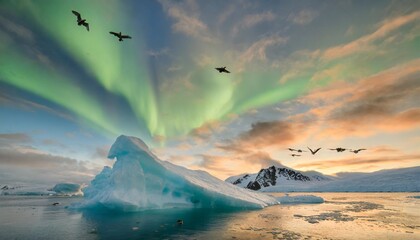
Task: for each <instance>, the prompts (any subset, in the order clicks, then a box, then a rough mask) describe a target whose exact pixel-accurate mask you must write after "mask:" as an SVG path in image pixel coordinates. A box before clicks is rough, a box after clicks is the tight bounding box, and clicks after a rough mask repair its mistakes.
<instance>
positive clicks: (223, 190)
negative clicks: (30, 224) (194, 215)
mask: <svg viewBox="0 0 420 240" xmlns="http://www.w3.org/2000/svg"><path fill="white" fill-rule="evenodd" d="M108 157H109V158H116V162H115V164H114V166H113V167H112V168H109V167H105V168H104V169H103V170H102V172H101V173H100V174H98V175H97V176H96V177H95V179H94V180H93V181H92V182H91V185H90V186H89V187H87V188H85V189H84V190H83V192H84V198H85V201H84V202H83V203H82V204H81V205H80V206H81V207H105V208H108V209H115V210H121V211H139V210H145V209H159V208H171V207H201V208H224V207H225V208H232V207H233V208H262V207H265V206H269V205H274V204H278V201H277V200H276V199H275V198H274V197H271V196H269V195H266V194H263V193H258V192H253V191H251V190H248V189H243V188H239V187H236V186H234V185H232V184H230V183H226V182H224V181H222V180H219V179H217V178H215V177H213V176H211V175H210V174H208V173H207V172H204V171H194V170H189V169H186V168H184V167H180V166H177V165H174V164H171V163H169V162H165V161H161V160H159V159H158V158H157V157H156V156H154V155H153V154H152V153H151V152H150V150H149V148H148V147H147V146H146V144H145V143H144V142H142V141H141V140H140V139H138V138H135V137H127V136H120V137H118V138H117V140H116V142H115V143H114V144H113V145H112V147H111V149H110V151H109V154H108Z"/></svg>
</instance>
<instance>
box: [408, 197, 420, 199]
mask: <svg viewBox="0 0 420 240" xmlns="http://www.w3.org/2000/svg"><path fill="white" fill-rule="evenodd" d="M407 198H417V199H420V196H408V197H407Z"/></svg>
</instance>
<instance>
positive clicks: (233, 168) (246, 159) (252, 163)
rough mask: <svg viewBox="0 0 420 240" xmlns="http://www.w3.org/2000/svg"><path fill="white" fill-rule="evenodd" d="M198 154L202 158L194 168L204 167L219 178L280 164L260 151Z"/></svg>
mask: <svg viewBox="0 0 420 240" xmlns="http://www.w3.org/2000/svg"><path fill="white" fill-rule="evenodd" d="M199 156H200V157H201V158H202V161H201V163H200V164H199V165H197V166H195V168H197V169H204V170H206V171H208V172H210V173H211V174H213V175H215V176H217V177H219V178H220V179H226V178H227V177H230V176H233V175H237V174H239V173H249V172H258V171H259V170H260V169H261V168H266V167H269V166H273V165H275V166H280V165H281V163H280V162H279V161H277V160H275V159H273V158H272V157H271V156H270V155H269V154H268V153H266V152H262V151H257V152H253V153H247V154H235V155H229V156H217V155H209V154H201V155H199Z"/></svg>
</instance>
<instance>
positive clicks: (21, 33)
mask: <svg viewBox="0 0 420 240" xmlns="http://www.w3.org/2000/svg"><path fill="white" fill-rule="evenodd" d="M0 27H1V28H3V29H5V30H6V31H8V32H9V33H12V34H13V35H16V36H18V37H19V38H22V39H25V40H26V41H28V42H34V39H35V38H34V34H33V33H32V31H31V30H29V29H28V28H26V27H24V26H22V25H20V24H18V23H15V22H12V21H10V20H8V19H7V18H4V17H2V16H0Z"/></svg>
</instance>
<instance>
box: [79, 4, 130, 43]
mask: <svg viewBox="0 0 420 240" xmlns="http://www.w3.org/2000/svg"><path fill="white" fill-rule="evenodd" d="M71 12H72V13H73V14H74V15H76V17H77V20H76V21H77V25H79V26H84V27H85V28H86V30H88V31H89V23H88V22H87V20H86V19H83V18H82V15H81V14H80V13H79V12H77V11H74V10H72V11H71ZM109 33H110V34H112V35H114V36H116V37H118V41H120V42H122V41H123V40H124V39H131V37H130V36H128V35H123V34H122V33H121V32H118V33H117V32H109Z"/></svg>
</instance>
